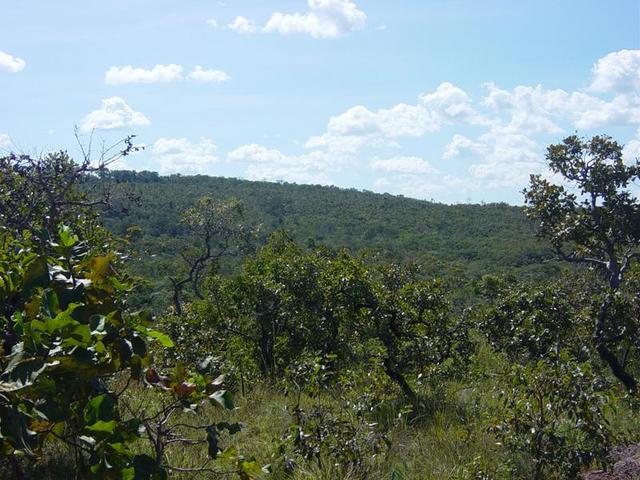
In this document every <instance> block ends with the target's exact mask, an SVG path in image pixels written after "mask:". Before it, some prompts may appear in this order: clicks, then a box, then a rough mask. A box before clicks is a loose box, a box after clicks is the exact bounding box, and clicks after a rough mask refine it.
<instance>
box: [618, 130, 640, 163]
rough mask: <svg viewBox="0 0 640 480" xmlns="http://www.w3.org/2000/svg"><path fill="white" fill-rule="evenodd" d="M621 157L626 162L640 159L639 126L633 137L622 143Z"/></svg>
mask: <svg viewBox="0 0 640 480" xmlns="http://www.w3.org/2000/svg"><path fill="white" fill-rule="evenodd" d="M622 157H623V158H624V161H625V162H626V163H628V164H633V163H635V162H636V161H640V128H639V129H638V131H637V132H636V136H635V138H632V139H631V140H629V141H628V142H627V143H626V144H625V145H624V148H623V149H622Z"/></svg>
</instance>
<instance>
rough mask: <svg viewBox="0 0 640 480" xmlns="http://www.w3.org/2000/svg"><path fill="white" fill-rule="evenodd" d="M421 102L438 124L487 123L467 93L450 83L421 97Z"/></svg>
mask: <svg viewBox="0 0 640 480" xmlns="http://www.w3.org/2000/svg"><path fill="white" fill-rule="evenodd" d="M420 101H421V102H422V104H423V105H424V106H425V107H426V108H427V109H428V110H429V111H430V112H431V115H432V117H433V118H434V119H436V121H437V122H438V123H469V124H482V123H486V120H484V119H483V118H482V117H481V116H480V115H478V113H477V112H476V111H475V110H474V109H473V107H472V106H471V100H470V98H469V95H467V92H465V91H464V90H462V89H461V88H458V87H456V86H455V85H452V84H451V83H449V82H443V83H441V84H440V85H438V88H437V89H436V90H435V91H434V92H432V93H429V94H423V95H421V96H420Z"/></svg>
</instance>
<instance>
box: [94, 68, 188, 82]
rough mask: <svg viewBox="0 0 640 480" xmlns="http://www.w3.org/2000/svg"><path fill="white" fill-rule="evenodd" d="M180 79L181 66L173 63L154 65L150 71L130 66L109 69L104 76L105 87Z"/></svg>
mask: <svg viewBox="0 0 640 480" xmlns="http://www.w3.org/2000/svg"><path fill="white" fill-rule="evenodd" d="M181 79H182V66H181V65H176V64H175V63H172V64H169V65H156V66H155V67H153V68H151V69H145V68H134V67H132V66H131V65H125V66H122V67H110V68H109V70H107V72H106V73H105V75H104V83H106V84H107V85H122V84H125V83H157V82H175V81H177V80H181Z"/></svg>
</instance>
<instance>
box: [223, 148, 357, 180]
mask: <svg viewBox="0 0 640 480" xmlns="http://www.w3.org/2000/svg"><path fill="white" fill-rule="evenodd" d="M227 160H228V161H230V162H236V163H245V164H246V165H247V168H246V175H247V178H249V179H251V180H269V181H275V180H284V181H289V182H298V183H318V184H328V183H331V182H330V180H329V175H328V173H329V172H333V171H337V170H339V169H340V168H341V166H342V165H343V164H344V163H345V162H346V161H348V160H350V157H346V156H338V155H332V154H329V153H327V152H324V151H320V150H316V151H313V152H309V153H305V154H302V155H288V154H284V153H282V152H281V151H280V150H277V149H273V148H268V147H265V146H263V145H258V144H250V145H242V146H240V147H238V148H236V149H235V150H233V151H231V152H229V153H228V154H227Z"/></svg>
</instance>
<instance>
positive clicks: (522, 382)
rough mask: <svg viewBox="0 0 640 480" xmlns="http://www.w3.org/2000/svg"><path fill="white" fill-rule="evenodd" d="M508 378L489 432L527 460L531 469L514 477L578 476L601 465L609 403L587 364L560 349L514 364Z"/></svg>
mask: <svg viewBox="0 0 640 480" xmlns="http://www.w3.org/2000/svg"><path fill="white" fill-rule="evenodd" d="M509 379H510V385H509V387H507V389H505V390H504V391H503V392H502V393H501V396H502V400H503V402H504V404H503V410H502V412H501V414H500V418H499V419H498V420H497V422H496V425H495V427H494V428H495V431H496V433H497V435H498V436H499V438H500V439H501V440H502V442H503V443H504V444H505V446H506V447H507V448H509V449H510V450H512V451H513V452H516V453H518V452H520V453H522V452H524V453H527V454H529V455H530V456H531V458H532V461H533V467H532V469H531V471H529V472H526V471H525V472H522V471H521V472H520V474H519V475H518V476H520V475H522V476H527V477H529V478H533V479H535V480H541V479H545V478H549V477H551V476H553V475H555V476H560V475H561V476H562V478H578V477H579V473H580V472H581V470H582V469H583V468H584V467H589V466H591V465H593V463H594V462H595V461H598V462H601V463H602V462H605V463H606V462H607V460H608V458H607V455H608V453H609V451H610V448H611V446H612V444H613V443H612V441H613V435H612V432H611V429H610V426H609V424H608V421H607V418H606V411H607V407H608V405H609V403H610V402H609V398H608V392H607V390H606V388H604V387H603V385H602V383H601V380H600V379H599V377H598V376H597V375H596V374H595V372H593V369H592V367H591V364H590V363H589V362H579V361H576V360H575V359H574V358H572V357H571V355H570V354H569V353H568V352H567V351H564V350H561V351H560V352H558V353H557V354H556V355H551V356H548V357H546V358H544V359H540V360H537V361H534V362H529V363H526V364H524V365H519V364H516V365H514V366H513V367H512V369H511V370H510V372H509ZM520 468H522V467H520Z"/></svg>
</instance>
